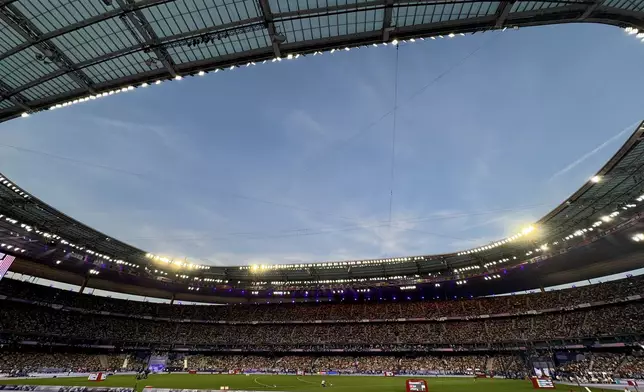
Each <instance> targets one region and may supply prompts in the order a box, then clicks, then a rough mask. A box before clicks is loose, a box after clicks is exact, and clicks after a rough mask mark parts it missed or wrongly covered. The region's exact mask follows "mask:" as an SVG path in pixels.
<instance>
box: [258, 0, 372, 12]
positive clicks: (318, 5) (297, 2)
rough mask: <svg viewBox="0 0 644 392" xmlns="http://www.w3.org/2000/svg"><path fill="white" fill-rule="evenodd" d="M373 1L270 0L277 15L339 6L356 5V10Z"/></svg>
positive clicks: (271, 6) (272, 9)
mask: <svg viewBox="0 0 644 392" xmlns="http://www.w3.org/2000/svg"><path fill="white" fill-rule="evenodd" d="M371 3H373V2H372V1H371V0H355V1H352V0H346V1H345V0H329V1H324V0H269V1H268V4H269V6H270V8H271V11H272V12H273V13H274V14H276V13H284V12H296V11H305V10H315V9H324V8H331V7H337V6H346V5H355V6H356V8H357V7H360V6H361V5H363V4H371Z"/></svg>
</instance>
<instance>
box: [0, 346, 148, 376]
mask: <svg viewBox="0 0 644 392" xmlns="http://www.w3.org/2000/svg"><path fill="white" fill-rule="evenodd" d="M126 357H128V356H127V355H125V354H84V353H41V352H16V351H0V374H4V373H12V372H15V371H17V370H19V371H26V372H39V373H67V372H94V371H108V370H109V371H119V370H120V371H123V370H131V369H133V368H134V367H136V366H139V367H140V366H142V364H141V363H140V362H137V361H136V360H130V361H129V365H128V366H127V367H123V366H124V364H125V359H126Z"/></svg>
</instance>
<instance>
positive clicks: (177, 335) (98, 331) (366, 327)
mask: <svg viewBox="0 0 644 392" xmlns="http://www.w3.org/2000/svg"><path fill="white" fill-rule="evenodd" d="M643 331H644V303H642V302H631V303H627V304H613V305H608V306H603V307H593V308H588V309H583V310H575V311H569V312H556V313H547V314H541V315H522V316H514V317H509V318H490V319H486V320H480V319H478V320H471V321H444V322H434V321H429V322H393V321H392V322H379V323H346V324H344V323H343V324H204V323H187V322H183V323H178V322H170V321H155V320H145V319H132V318H125V317H115V316H106V315H96V314H86V313H80V312H73V311H61V310H56V309H53V308H49V307H43V306H37V305H27V304H19V303H16V302H12V301H3V300H0V333H1V334H2V335H4V336H5V338H6V336H15V338H16V339H19V337H20V336H25V335H28V336H40V337H48V338H50V339H59V338H74V339H85V340H92V341H96V340H98V341H109V342H130V343H139V344H155V343H163V344H175V345H187V346H194V345H218V346H222V345H225V346H230V347H237V348H243V347H249V346H250V347H252V346H275V345H288V346H292V347H296V348H300V347H302V346H307V345H313V346H319V345H323V346H328V348H332V346H336V347H337V346H339V347H340V348H341V347H343V346H364V347H366V348H367V349H384V348H385V347H390V346H403V345H405V346H413V345H427V344H473V343H497V342H498V343H500V342H524V341H537V340H552V339H562V338H596V337H600V336H603V335H609V336H634V335H637V334H641V333H642V332H643Z"/></svg>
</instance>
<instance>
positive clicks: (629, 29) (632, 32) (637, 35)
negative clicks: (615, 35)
mask: <svg viewBox="0 0 644 392" xmlns="http://www.w3.org/2000/svg"><path fill="white" fill-rule="evenodd" d="M624 31H626V33H627V34H628V35H634V36H635V38H638V39H641V40H642V42H644V31H640V30H638V29H636V28H635V27H627V28H625V29H624Z"/></svg>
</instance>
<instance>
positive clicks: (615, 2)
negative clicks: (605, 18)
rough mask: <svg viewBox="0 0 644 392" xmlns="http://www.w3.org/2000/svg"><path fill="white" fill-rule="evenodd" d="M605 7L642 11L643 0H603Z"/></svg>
mask: <svg viewBox="0 0 644 392" xmlns="http://www.w3.org/2000/svg"><path fill="white" fill-rule="evenodd" d="M604 5H605V6H606V7H613V8H618V9H623V10H628V11H636V12H642V11H644V0H605V1H604Z"/></svg>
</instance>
